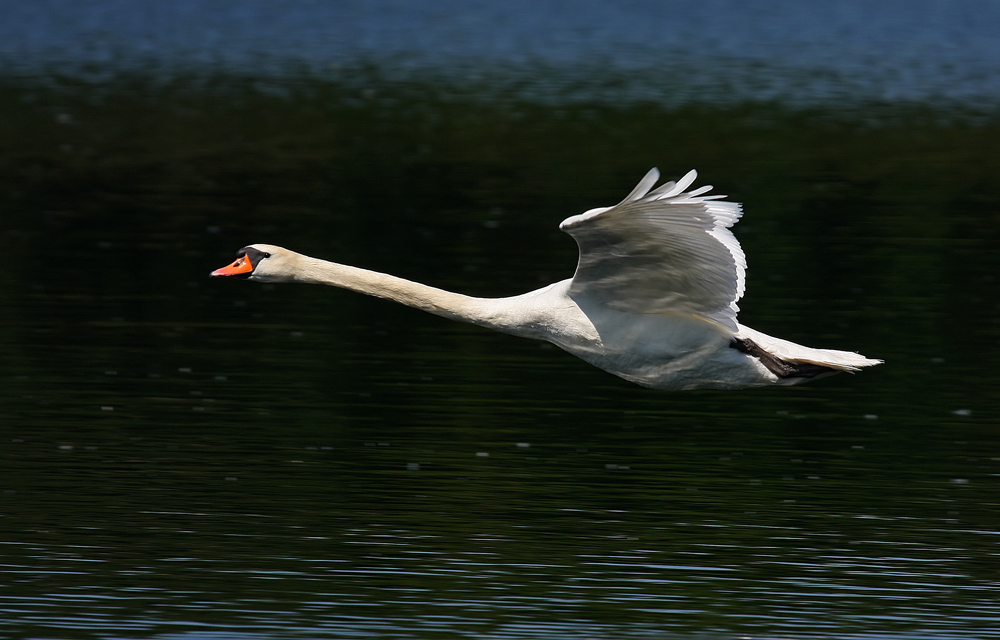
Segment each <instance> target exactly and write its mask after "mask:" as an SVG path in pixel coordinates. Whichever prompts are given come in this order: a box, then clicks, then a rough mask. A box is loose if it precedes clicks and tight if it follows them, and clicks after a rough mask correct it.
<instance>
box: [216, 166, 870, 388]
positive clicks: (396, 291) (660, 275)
mask: <svg viewBox="0 0 1000 640" xmlns="http://www.w3.org/2000/svg"><path fill="white" fill-rule="evenodd" d="M659 176H660V172H659V171H657V170H656V169H652V170H651V171H650V172H649V173H647V174H646V176H645V177H644V178H643V179H642V180H641V181H640V182H639V184H638V185H636V187H635V189H633V190H632V193H630V194H628V196H626V198H625V199H624V200H622V201H621V202H620V203H618V204H616V205H615V206H613V207H601V208H598V209H591V210H590V211H587V212H586V213H582V214H580V215H577V216H572V217H570V218H567V219H566V220H563V222H562V224H561V225H559V228H560V229H562V230H563V231H565V232H566V233H568V234H570V235H571V236H573V238H574V239H575V240H576V242H577V245H579V248H580V259H579V263H578V264H577V268H576V273H575V274H574V275H573V277H572V278H570V279H568V280H563V281H561V282H556V283H555V284H551V285H549V286H547V287H542V288H541V289H538V290H537V291H531V292H528V293H525V294H522V295H519V296H513V297H510V298H474V297H470V296H465V295H462V294H458V293H452V292H450V291H444V290H441V289H436V288H434V287H429V286H427V285H423V284H419V283H416V282H411V281H409V280H404V279H402V278H397V277H395V276H391V275H388V274H384V273H378V272H375V271H368V270H365V269H359V268H357V267H350V266H346V265H342V264H337V263H334V262H327V261H325V260H319V259H317V258H311V257H308V256H304V255H302V254H299V253H295V252H294V251H289V250H288V249H284V248H282V247H276V246H273V245H268V244H252V245H249V246H247V247H244V248H242V249H240V250H239V251H238V255H239V258H237V260H236V261H235V262H233V263H232V264H230V265H228V266H225V267H222V268H221V269H216V270H215V271H213V272H212V273H211V275H212V276H234V277H240V278H247V279H250V280H256V281H259V282H308V283H314V284H326V285H331V286H334V287H341V288H344V289H350V290H352V291H357V292H359V293H365V294H368V295H372V296H377V297H380V298H387V299H389V300H394V301H396V302H399V303H402V304H405V305H408V306H410V307H415V308H417V309H422V310H424V311H428V312H430V313H433V314H436V315H439V316H443V317H445V318H450V319H452V320H460V321H463V322H471V323H472V324H477V325H479V326H482V327H487V328H489V329H496V330H497V331H502V332H504V333H510V334H513V335H516V336H523V337H525V338H535V339H539V340H547V341H548V342H551V343H553V344H555V345H556V346H558V347H560V348H562V349H565V350H566V351H568V352H570V353H571V354H573V355H575V356H577V357H579V358H582V359H583V360H585V361H587V362H589V363H590V364H592V365H594V366H596V367H599V368H601V369H604V370H605V371H608V372H610V373H613V374H614V375H616V376H619V377H622V378H624V379H626V380H629V381H631V382H634V383H636V384H640V385H643V386H645V387H650V388H653V389H742V388H746V387H757V386H766V385H793V384H799V383H802V382H806V381H808V380H810V379H812V378H816V377H820V376H825V375H831V374H834V373H838V372H841V371H850V372H854V371H857V370H859V369H860V368H862V367H870V366H872V365H876V364H880V363H881V362H882V361H881V360H874V359H870V358H865V357H864V356H861V355H859V354H857V353H852V352H848V351H834V350H831V349H812V348H809V347H804V346H802V345H799V344H795V343H794V342H789V341H787V340H781V339H780V338H772V337H771V336H769V335H766V334H764V333H761V332H759V331H755V330H753V329H751V328H750V327H746V326H743V325H742V324H740V323H739V322H737V320H736V314H737V312H738V311H739V307H737V306H736V301H737V300H739V299H740V298H741V297H742V296H743V290H744V285H745V282H746V258H745V256H744V255H743V250H742V249H741V248H740V243H739V242H738V241H737V240H736V237H735V236H734V235H733V234H732V232H731V231H729V228H730V227H732V226H733V224H735V223H736V221H737V220H738V219H739V218H740V215H742V210H741V207H740V205H739V204H738V203H735V202H724V201H722V200H721V198H724V197H725V196H705V195H702V194H703V193H705V192H707V191H709V190H710V189H711V188H712V187H711V186H704V187H700V188H697V189H693V190H691V191H687V192H685V189H687V188H688V187H689V186H691V183H692V182H694V179H695V177H696V176H697V173H696V172H695V171H690V172H689V173H688V174H687V175H685V176H684V177H683V178H681V179H680V180H679V181H677V182H667V183H665V184H663V185H660V186H659V187H657V188H655V189H653V186H654V185H655V184H656V182H657V180H658V179H659Z"/></svg>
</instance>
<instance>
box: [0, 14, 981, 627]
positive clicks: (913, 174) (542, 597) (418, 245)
mask: <svg viewBox="0 0 1000 640" xmlns="http://www.w3.org/2000/svg"><path fill="white" fill-rule="evenodd" d="M50 4H52V5H53V6H55V5H58V4H59V3H50ZM972 4H974V3H972ZM932 5H933V3H927V5H926V6H932ZM24 6H25V7H26V6H27V5H24ZM74 6H76V5H74ZM79 6H81V7H84V8H87V7H90V9H93V10H95V11H96V10H97V9H95V7H104V9H105V10H108V9H109V8H110V9H113V8H114V7H115V6H116V5H115V4H114V3H105V4H103V5H94V4H90V5H86V4H85V5H79ZM164 6H165V5H164ZM171 6H176V7H185V6H189V5H186V4H184V3H179V4H172V5H171ZM191 6H193V5H191ZM246 6H254V5H252V3H248V4H247V5H246ZM539 6H540V7H541V6H542V5H539ZM845 6H849V4H848V5H845ZM933 6H936V5H933ZM956 6H963V7H964V6H966V5H965V4H962V3H959V5H956ZM21 11H22V12H27V11H29V9H21ZM162 11H166V9H162ZM294 15H295V16H297V17H296V18H295V20H299V21H300V22H301V21H303V20H305V19H304V18H303V17H302V15H301V14H294ZM490 15H491V14H486V17H487V18H488V17H489V16H490ZM913 15H917V14H913ZM920 15H923V14H920ZM470 16H471V17H469V18H468V19H469V20H473V19H475V20H485V19H486V18H484V17H483V15H480V14H470ZM51 19H52V20H54V18H51ZM119 19H120V20H122V21H125V22H129V21H133V22H134V21H135V20H137V19H138V18H136V15H135V14H122V15H121V17H120V18H119ZM289 19H292V18H289ZM394 19H398V16H396V17H395V18H392V19H388V18H387V20H388V22H389V23H392V21H393V20H394ZM453 19H458V18H453ZM922 19H923V18H919V19H918V18H914V17H911V18H907V20H909V22H906V21H904V22H906V24H913V23H914V21H916V22H920V20H922ZM573 20H576V21H578V22H579V21H580V20H582V18H581V17H579V16H573ZM845 20H846V24H855V25H856V26H857V24H858V23H856V22H855V23H852V22H851V21H850V20H848V19H847V18H845ZM201 22H202V23H204V22H205V21H204V20H203V21H201ZM209 22H210V21H209ZM272 22H273V21H272ZM5 24H7V23H5ZM85 24H87V23H85ZM246 24H252V25H263V24H271V22H267V21H264V22H260V21H257V22H254V21H250V22H247V23H246ZM948 24H951V23H948ZM66 25H71V26H72V25H77V23H76V22H72V21H70V22H67V23H65V24H64V27H65V28H68V27H66ZM3 28H4V29H7V30H10V27H9V24H7V26H4V27H3ZM74 28H75V27H74ZM256 28H263V27H260V26H258V27H256ZM330 28H331V29H333V27H330ZM372 28H373V29H374V27H372ZM525 28H527V27H525ZM857 28H858V29H859V30H861V31H865V29H870V28H871V27H870V25H869V26H868V27H861V26H857ZM949 28H950V27H949ZM949 28H946V29H944V31H946V32H948V29H949ZM250 31H251V32H252V31H253V30H252V29H251V30H250ZM500 31H502V32H503V33H507V32H506V31H503V30H502V29H501V30H500ZM36 32H38V33H43V32H44V30H37V29H36V30H34V31H33V30H30V29H25V33H36ZM108 33H110V34H112V35H110V36H108V37H109V38H110V39H111V40H114V39H115V38H124V39H125V40H127V38H125V36H122V35H121V33H128V29H125V28H124V27H122V28H120V29H117V30H109V31H108ZM973 33H975V29H973ZM115 34H117V35H115ZM501 35H502V34H501ZM112 36H113V37H112ZM411 37H416V34H415V33H411ZM498 37H500V36H498ZM720 37H721V36H720V35H719V33H716V35H715V38H716V39H719V38H720ZM935 37H937V36H935ZM28 40H29V39H28V38H27V36H23V38H22V44H23V42H27V41H28ZM42 40H44V38H42ZM973 41H976V42H978V40H975V39H973ZM49 42H50V46H48V48H45V47H41V46H39V48H38V51H41V50H42V49H45V50H47V51H52V50H55V49H57V48H58V47H54V46H51V42H52V41H49ZM200 42H202V41H200ZM926 42H931V43H932V44H933V43H936V42H937V41H936V40H934V39H933V38H931V37H930V36H928V37H927V38H926V39H925V44H926ZM6 46H7V47H8V48H7V49H6V50H8V51H10V50H13V48H12V47H13V46H14V45H10V44H8V45H6ZM25 46H27V45H25ZM872 46H874V45H872ZM73 47H74V45H72V44H67V45H66V50H71V51H74V49H73ZM984 47H985V45H983V46H982V47H979V48H978V49H976V51H980V52H983V51H988V48H984ZM209 48H210V47H209ZM251 49H252V47H251ZM307 49H308V47H307ZM570 49H571V47H570ZM778 49H779V50H780V47H779V48H778ZM220 50H229V49H228V48H227V47H220ZM22 51H35V49H30V48H29V49H22ZM428 51H430V53H428V54H427V56H428V60H430V62H427V61H425V62H426V65H427V66H428V68H429V69H431V71H430V72H429V75H427V76H421V75H420V74H413V75H409V76H406V77H404V78H400V77H399V76H397V75H396V68H395V67H392V66H391V65H389V66H385V67H378V66H376V67H374V68H363V69H362V68H361V67H357V68H356V69H355V70H356V71H357V73H358V75H357V77H354V78H347V79H345V78H340V77H336V76H334V77H331V76H326V75H324V74H322V73H317V72H314V71H303V72H302V73H288V74H287V75H281V74H273V73H269V74H262V75H260V76H255V75H253V74H247V73H243V72H240V73H237V72H235V71H232V70H229V71H227V70H226V69H225V68H224V67H222V66H219V67H212V66H211V65H209V67H211V68H208V67H206V69H203V70H201V71H198V70H197V69H195V70H192V67H190V66H188V67H186V70H179V71H178V70H174V71H172V72H170V73H163V72H162V71H157V70H156V69H154V68H143V69H139V70H136V69H131V70H129V69H123V68H121V67H118V66H116V64H115V61H113V60H112V61H105V62H104V63H102V62H101V61H100V60H97V61H96V62H95V61H94V60H90V61H86V60H85V61H86V62H87V64H90V65H92V66H91V67H88V69H89V70H88V69H85V70H84V72H83V73H79V74H69V75H65V74H62V73H59V74H55V73H54V72H53V73H49V72H43V71H41V69H44V68H45V65H47V64H49V63H51V62H52V61H53V60H55V59H56V58H58V56H50V57H48V58H47V57H46V56H45V55H42V54H40V53H37V54H36V55H35V57H34V58H32V59H33V60H35V61H37V62H38V66H37V67H33V69H34V70H31V69H29V67H30V66H31V65H30V64H29V63H30V62H31V60H28V61H26V62H24V63H23V64H22V66H20V67H19V70H18V71H17V72H16V73H11V74H8V75H5V76H3V77H2V78H0V216H2V220H3V227H2V229H3V233H4V236H3V242H4V261H3V266H4V269H3V274H4V275H3V277H2V278H0V328H2V330H0V362H2V363H3V366H2V367H0V383H2V388H3V393H2V394H0V443H2V446H0V488H2V490H3V493H2V494H0V495H2V502H0V516H2V517H0V566H2V574H0V635H2V636H4V637H12V638H160V639H167V638H169V639H180V638H184V639H192V640H193V639H201V638H268V639H271V638H361V637H375V638H428V639H431V638H434V639H437V638H497V639H521V638H587V639H590V638H675V637H676V638H679V637H684V638H692V637H693V638H742V637H750V638H831V639H832V638H866V639H868V638H872V639H876V638H877V639H889V638H928V639H931V638H933V639H940V638H970V637H974V638H993V637H1000V600H998V598H997V596H996V593H997V590H998V588H1000V544H998V543H1000V541H998V537H997V536H998V535H1000V533H998V532H1000V528H998V525H1000V512H998V508H997V495H1000V494H998V490H1000V475H998V474H1000V430H998V425H997V422H998V413H1000V393H998V391H997V389H998V388H1000V385H998V383H1000V379H998V374H997V372H996V371H997V368H996V365H995V363H996V362H998V361H1000V305H998V303H997V300H996V295H995V292H996V286H997V273H1000V254H998V252H997V250H996V247H997V246H998V242H1000V237H998V236H1000V218H998V213H997V212H998V210H1000V186H998V185H1000V160H998V159H997V158H998V156H997V155H996V152H995V150H996V149H998V148H1000V122H998V120H997V118H996V113H995V112H994V111H991V110H989V109H984V108H983V107H982V104H981V103H979V102H977V101H975V100H973V101H970V102H965V103H961V104H959V105H958V106H955V105H952V106H950V107H948V108H945V107H942V105H941V103H939V102H937V101H935V100H933V99H928V100H926V101H922V102H919V101H918V102H914V101H912V100H907V101H906V102H905V103H903V102H891V101H890V102H884V101H883V102H878V103H876V102H873V101H871V99H870V98H871V96H870V95H861V94H858V95H854V94H852V96H853V97H852V98H851V100H848V101H847V103H845V102H843V101H838V102H836V104H833V103H830V104H825V103H824V102H823V100H822V99H821V98H822V97H823V95H825V94H823V92H822V91H820V92H818V93H816V94H810V95H811V96H812V97H813V98H816V100H813V102H815V103H816V104H813V105H812V106H808V107H806V106H803V104H802V103H800V102H796V101H788V102H783V101H777V102H773V101H762V100H759V99H756V98H755V97H754V96H753V95H750V94H746V95H742V96H741V97H740V98H739V99H738V100H722V101H719V100H715V99H714V98H711V99H709V98H706V99H703V100H698V99H692V100H690V101H688V102H686V103H685V104H677V103H676V102H673V101H671V100H669V99H663V100H659V99H648V98H649V96H648V95H647V99H628V100H621V101H617V102H609V101H608V100H607V98H608V96H609V95H612V94H613V93H614V92H613V87H611V88H609V85H607V84H606V83H603V82H599V83H597V84H595V85H587V84H584V85H577V86H578V88H580V91H578V92H577V93H575V94H574V97H573V99H571V100H570V99H567V100H565V101H558V100H556V101H555V102H553V100H552V96H547V97H545V98H544V99H541V98H532V96H531V95H529V94H530V92H528V94H525V93H522V92H519V91H516V90H511V89H510V87H507V86H502V83H500V85H497V84H494V83H491V82H489V81H482V82H480V81H478V80H469V79H467V78H466V79H463V76H461V74H458V75H448V74H447V73H444V75H448V82H447V83H445V84H441V83H440V82H439V80H440V77H441V76H439V75H435V72H434V70H433V69H432V67H433V64H431V63H432V62H433V59H434V57H433V56H434V55H438V53H440V52H439V51H438V52H436V53H435V52H434V50H433V48H430V49H428ZM817 51H819V50H818V49H817ZM74 55H75V56H76V58H77V59H80V60H84V59H85V58H86V56H84V55H83V54H80V52H79V51H76V53H75V54H74ZM234 55H236V54H234ZM70 57H73V56H70ZM29 58H31V57H30V56H29ZM980 59H981V60H982V61H984V64H985V63H986V62H988V61H989V60H990V56H989V55H986V54H984V55H983V56H982V57H981V58H980ZM188 62H190V61H188ZM188 62H186V63H185V64H188ZM772 62H773V60H772ZM102 65H103V66H102ZM84 66H86V65H84ZM473 66H474V65H473ZM525 69H527V67H525ZM713 69H715V71H713V73H714V72H717V73H722V74H723V75H724V74H725V73H728V72H726V71H725V70H719V69H717V68H714V67H713ZM536 71H537V69H536ZM98 72H100V73H98ZM105 72H106V73H105ZM524 73H526V74H529V71H527V70H526V71H524ZM102 74H103V75H102ZM556 76H557V77H556V78H555V81H557V82H558V81H559V79H560V78H562V79H565V78H567V77H571V76H572V74H569V73H567V74H563V75H560V74H556ZM720 77H721V76H720ZM536 81H537V82H538V84H539V86H541V85H544V84H545V81H543V80H541V79H536ZM573 82H575V80H573ZM928 82H929V83H930V84H934V85H935V86H937V87H938V88H941V87H945V86H952V85H948V82H950V81H949V80H947V78H945V77H944V76H937V77H935V78H934V79H932V80H928ZM838 86H841V87H842V86H843V85H838ZM915 86H916V85H915ZM498 87H499V88H498ZM590 89H593V92H592V93H591V94H589V95H590V96H591V97H590V98H589V99H588V98H587V95H588V91H589V90H590ZM918 93H919V92H918ZM695 97H696V96H695ZM807 102H808V101H807ZM654 165H657V166H659V167H660V168H661V170H662V171H663V173H664V174H665V175H668V176H677V175H680V174H681V173H683V172H685V171H686V170H688V169H689V168H692V167H694V168H697V169H698V170H699V171H700V173H701V177H702V179H703V180H704V181H706V182H709V183H714V184H715V185H717V192H719V193H728V194H730V195H731V196H732V197H733V198H734V199H736V200H738V201H742V202H744V203H745V205H746V214H745V217H744V219H743V221H741V222H740V224H739V225H738V226H737V227H736V229H735V231H736V234H737V236H738V237H739V239H740V241H741V242H742V244H743V246H744V249H745V250H746V252H747V255H748V259H749V262H750V270H749V274H748V275H749V280H748V293H747V297H746V298H745V299H744V301H742V303H741V307H742V309H743V312H742V314H741V318H742V319H743V320H744V321H745V322H746V323H747V324H749V325H751V326H753V327H755V328H757V329H760V330H762V331H765V332H768V333H771V334H774V335H778V336H781V337H785V338H788V339H792V340H796V341H800V342H803V343H805V344H809V345H814V346H822V347H831V348H841V349H852V350H858V351H860V352H862V353H864V354H866V355H869V356H871V357H879V358H884V359H885V360H886V364H885V365H884V366H881V367H878V368H875V369H872V370H870V371H866V372H864V373H862V374H859V375H856V376H847V375H844V376H838V377H835V378H831V379H827V380H821V381H818V382H816V383H812V384H809V385H805V386H801V387H795V388H790V389H762V390H750V391H741V392H688V393H662V392H653V391H648V390H644V389H641V388H638V387H635V386H631V385H629V384H628V383H625V382H623V381H621V380H618V379H617V378H614V377H612V376H610V375H608V374H605V373H603V372H601V371H598V370H596V369H593V368H591V367H589V366H587V365H585V364H584V363H582V362H581V361H578V360H575V359H574V358H572V357H570V356H568V355H566V354H564V353H562V352H561V351H559V350H557V349H555V348H550V347H547V346H545V345H540V344H537V343H533V342H530V341H524V340H519V339H516V338H512V337H508V336H504V335H500V334H494V333H490V332H487V331H485V330H480V329H477V328H474V327H468V326H464V325H459V324H454V323H449V322H447V321H445V320H442V319H440V318H436V317H432V316H427V315H424V314H420V313H418V312H416V311H412V310H409V309H405V308H401V307H398V306H394V305H392V304H390V303H387V302H384V301H380V300H376V299H371V298H366V297H363V296H358V295H356V294H351V293H348V292H344V291H338V290H334V289H328V288H321V287H306V286H260V285H255V284H253V283H245V282H232V281H223V282H219V281H212V280H209V279H208V278H207V273H208V272H209V271H210V270H212V269H214V268H216V267H218V266H221V265H223V264H224V263H226V262H228V261H230V260H231V259H232V257H233V252H234V251H235V250H236V249H237V248H239V247H241V246H243V245H245V244H247V243H250V242H272V243H276V244H282V245H285V246H288V247H290V248H294V249H297V250H300V251H303V252H305V253H310V254H313V255H317V256H320V257H325V258H329V259H335V260H338V261H341V262H346V263H349V264H356V265H359V266H364V267H368V268H372V269H377V270H380V271H387V272H391V273H395V274H398V275H401V276H404V277H408V278H411V279H414V280H420V281H423V282H427V283H430V284H434V285H437V286H441V287H444V288H448V289H453V290H457V291H462V292H466V293H470V294H475V295H484V296H489V295H510V294H514V293H519V292H522V291H526V290H529V289H532V288H535V287H538V286H540V285H542V284H545V283H548V282H552V281H555V280H558V279H561V278H564V277H567V276H568V275H569V274H570V273H571V272H572V269H573V266H574V264H575V256H576V248H575V245H574V244H573V242H572V240H571V239H570V238H569V237H568V236H566V235H564V234H562V233H560V232H559V231H558V229H557V225H558V223H559V221H560V220H562V219H563V218H565V217H567V216H569V215H573V214H576V213H579V212H581V211H583V210H585V209H588V208H591V207H594V206H599V205H602V204H612V203H614V202H616V201H617V200H618V199H620V198H621V197H622V196H623V195H624V194H625V193H626V192H627V191H628V189H630V188H631V187H632V186H633V184H634V183H635V181H636V180H637V179H638V178H639V177H641V175H642V174H643V173H644V172H645V171H646V170H647V169H648V168H649V167H650V166H654Z"/></svg>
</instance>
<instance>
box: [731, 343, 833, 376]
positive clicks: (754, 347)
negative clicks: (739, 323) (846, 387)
mask: <svg viewBox="0 0 1000 640" xmlns="http://www.w3.org/2000/svg"><path fill="white" fill-rule="evenodd" d="M729 346H730V347H732V348H733V349H736V350H737V351H739V352H741V353H745V354H747V355H750V356H753V357H755V358H757V359H758V360H760V363H761V364H762V365H764V366H765V367H767V368H768V370H769V371H770V372H771V373H773V374H774V375H776V376H778V377H779V378H815V377H816V376H821V375H823V374H825V373H840V371H841V370H840V369H834V368H833V367H824V366H823V365H821V364H812V363H810V362H789V361H787V360H782V359H781V358H779V357H777V356H775V355H773V354H771V353H768V352H767V351H764V349H763V347H761V346H760V345H759V344H757V343H756V342H754V341H753V340H748V339H746V338H733V341H732V342H730V343H729Z"/></svg>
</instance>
